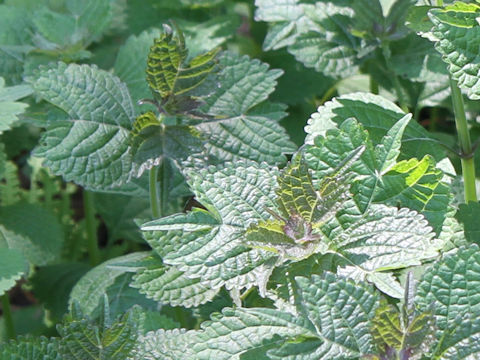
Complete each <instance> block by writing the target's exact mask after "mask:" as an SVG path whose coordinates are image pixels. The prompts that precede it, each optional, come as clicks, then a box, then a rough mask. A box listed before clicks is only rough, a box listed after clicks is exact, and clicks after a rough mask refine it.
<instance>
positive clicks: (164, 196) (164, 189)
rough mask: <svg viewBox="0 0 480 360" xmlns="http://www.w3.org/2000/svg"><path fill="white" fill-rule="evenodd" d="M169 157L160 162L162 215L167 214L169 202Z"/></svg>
mask: <svg viewBox="0 0 480 360" xmlns="http://www.w3.org/2000/svg"><path fill="white" fill-rule="evenodd" d="M167 161H168V160H167V159H163V161H162V163H161V164H160V216H165V214H166V212H167V203H168V180H169V176H168V174H167V166H168V164H167Z"/></svg>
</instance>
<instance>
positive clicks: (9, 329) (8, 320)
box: [1, 293, 15, 339]
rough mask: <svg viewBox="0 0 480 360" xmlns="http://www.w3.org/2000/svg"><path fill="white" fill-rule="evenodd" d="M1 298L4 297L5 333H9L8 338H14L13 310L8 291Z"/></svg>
mask: <svg viewBox="0 0 480 360" xmlns="http://www.w3.org/2000/svg"><path fill="white" fill-rule="evenodd" d="M1 298H2V312H3V322H4V324H5V333H6V334H7V339H14V338H15V327H14V325H13V318H12V310H11V308H10V300H9V298H8V293H5V294H3V295H2V296H1Z"/></svg>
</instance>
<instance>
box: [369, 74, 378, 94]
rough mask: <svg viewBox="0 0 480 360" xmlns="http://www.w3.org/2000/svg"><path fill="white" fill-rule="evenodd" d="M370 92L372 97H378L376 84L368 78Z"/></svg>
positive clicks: (371, 78)
mask: <svg viewBox="0 0 480 360" xmlns="http://www.w3.org/2000/svg"><path fill="white" fill-rule="evenodd" d="M370 92H371V93H372V94H374V95H378V83H377V82H376V81H375V80H374V79H373V77H372V76H370Z"/></svg>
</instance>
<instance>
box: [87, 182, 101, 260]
mask: <svg viewBox="0 0 480 360" xmlns="http://www.w3.org/2000/svg"><path fill="white" fill-rule="evenodd" d="M83 208H84V211H85V223H86V227H87V245H88V255H89V257H90V265H92V266H96V265H98V264H100V251H99V249H98V239H97V226H96V224H95V206H94V203H93V194H92V193H91V192H90V191H86V190H83Z"/></svg>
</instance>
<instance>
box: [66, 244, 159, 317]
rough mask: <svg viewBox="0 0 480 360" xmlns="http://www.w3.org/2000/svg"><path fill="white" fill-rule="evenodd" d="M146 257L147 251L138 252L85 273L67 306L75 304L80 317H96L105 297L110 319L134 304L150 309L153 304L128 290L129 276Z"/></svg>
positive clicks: (111, 260) (137, 293) (130, 277)
mask: <svg viewBox="0 0 480 360" xmlns="http://www.w3.org/2000/svg"><path fill="white" fill-rule="evenodd" d="M148 256H149V253H148V252H137V253H131V254H128V255H124V256H121V257H117V258H113V259H110V260H108V261H106V262H104V263H102V264H100V265H98V266H97V267H95V268H93V269H92V270H90V271H89V272H88V273H86V274H85V275H84V276H83V277H82V278H81V279H80V280H79V281H78V282H77V283H76V284H75V286H74V287H73V289H72V292H71V293H70V299H69V306H70V307H72V306H73V305H74V304H76V305H75V306H76V307H77V308H78V310H80V311H81V312H82V313H83V314H85V315H87V316H89V317H91V318H96V317H97V316H98V315H99V311H100V312H101V306H100V305H101V302H102V300H103V296H104V295H105V294H107V295H108V300H109V301H110V303H109V304H108V305H109V308H110V311H111V314H112V316H116V315H117V314H123V313H124V312H125V311H126V310H127V309H129V308H130V307H132V306H133V305H134V304H141V305H142V306H144V307H146V308H149V307H154V306H155V303H154V302H152V301H151V300H148V299H146V298H145V297H143V296H142V295H141V294H140V293H139V292H138V290H136V289H133V288H131V287H129V284H130V281H131V279H132V274H133V273H135V272H136V271H137V270H138V269H139V268H140V267H143V266H144V264H143V262H144V261H145V259H146V258H147V257H148Z"/></svg>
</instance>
